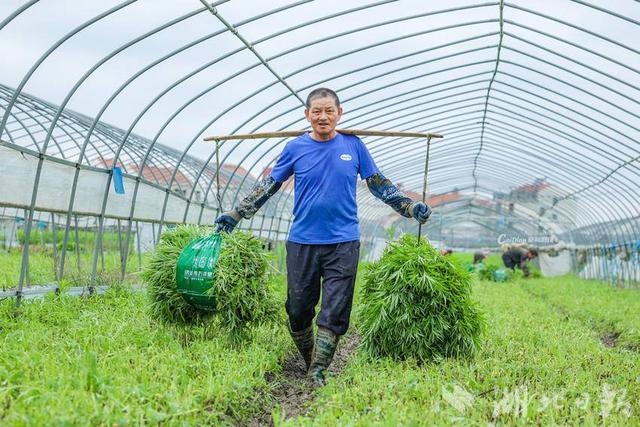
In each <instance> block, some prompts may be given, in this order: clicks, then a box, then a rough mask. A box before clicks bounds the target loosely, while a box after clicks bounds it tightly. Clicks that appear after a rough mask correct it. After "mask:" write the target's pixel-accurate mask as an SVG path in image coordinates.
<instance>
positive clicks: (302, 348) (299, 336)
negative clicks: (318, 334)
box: [289, 325, 313, 371]
mask: <svg viewBox="0 0 640 427" xmlns="http://www.w3.org/2000/svg"><path fill="white" fill-rule="evenodd" d="M289 333H290V334H291V338H293V342H294V343H295V344H296V347H297V348H298V351H299V352H300V355H302V358H303V359H304V363H305V365H306V366H307V371H308V370H309V366H311V358H312V356H313V325H311V326H309V327H308V328H307V329H303V330H301V331H295V332H294V331H292V330H291V328H289Z"/></svg>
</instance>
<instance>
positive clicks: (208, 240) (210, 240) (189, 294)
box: [176, 233, 222, 311]
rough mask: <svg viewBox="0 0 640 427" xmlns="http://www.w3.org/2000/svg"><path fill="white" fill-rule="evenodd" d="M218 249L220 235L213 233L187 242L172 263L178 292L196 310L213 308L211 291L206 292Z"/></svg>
mask: <svg viewBox="0 0 640 427" xmlns="http://www.w3.org/2000/svg"><path fill="white" fill-rule="evenodd" d="M221 249H222V236H221V235H220V234H218V233H215V234H211V235H208V236H205V237H200V238H199V239H195V240H193V241H192V242H190V243H189V244H188V245H187V246H186V247H185V248H184V249H183V250H182V252H181V253H180V257H179V258H178V263H177V267H176V269H177V270H176V286H177V288H178V292H179V293H180V294H181V295H182V297H183V298H184V299H185V300H186V301H187V302H188V303H189V304H191V305H193V306H194V307H196V308H198V309H200V310H205V311H214V310H215V306H216V300H215V295H214V294H212V293H211V292H210V289H211V287H212V286H213V283H214V277H215V270H216V264H217V263H218V257H219V255H220V250H221Z"/></svg>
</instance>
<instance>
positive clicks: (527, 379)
mask: <svg viewBox="0 0 640 427" xmlns="http://www.w3.org/2000/svg"><path fill="white" fill-rule="evenodd" d="M544 282H546V283H548V285H549V286H554V283H555V285H556V286H557V285H558V282H555V281H554V280H550V279H546V280H544V279H539V280H537V283H544ZM582 284H583V285H584V282H582ZM529 285H530V284H529V283H528V282H521V283H501V284H496V283H491V282H483V283H479V284H477V285H476V287H475V292H474V297H475V298H477V299H478V300H479V302H480V305H481V307H483V308H484V309H485V310H486V311H487V313H488V315H487V317H488V322H489V327H488V334H487V337H486V341H485V343H484V345H483V347H482V350H481V351H480V353H479V354H478V355H477V357H476V358H475V360H474V361H472V362H465V361H460V360H455V359H447V360H444V361H443V362H442V363H439V364H431V365H426V366H419V365H418V364H416V363H415V361H406V362H402V363H396V362H393V361H391V360H390V359H383V360H379V361H372V360H369V359H368V358H366V357H363V355H362V354H360V355H359V356H358V357H357V358H355V359H354V360H352V361H351V363H349V365H348V367H347V369H346V370H345V371H343V372H342V374H341V375H340V376H339V377H336V378H334V379H333V380H332V381H330V383H329V386H328V387H326V388H325V389H323V390H321V391H320V393H319V396H318V398H317V399H316V400H315V401H314V402H313V404H312V405H311V408H310V413H309V415H308V416H306V417H303V418H298V419H295V420H290V421H288V422H285V423H284V424H285V425H323V426H324V425H326V426H330V425H336V424H339V423H342V424H348V425H356V426H360V425H361V426H370V425H424V424H426V425H451V424H460V425H487V424H499V425H515V424H525V423H526V424H529V423H531V424H537V425H550V424H551V425H557V424H560V425H567V424H569V425H578V424H580V425H601V424H606V425H634V424H635V425H638V424H639V423H638V418H637V417H638V413H639V411H640V403H639V399H640V387H639V386H638V383H639V381H640V363H639V362H640V357H639V356H638V354H637V353H635V352H629V351H625V350H624V349H621V348H613V349H610V348H606V347H605V346H603V345H602V344H601V342H600V338H599V334H598V333H597V331H594V330H593V329H592V328H590V327H589V326H587V325H585V324H584V323H583V322H582V321H580V320H579V319H576V318H573V317H571V316H569V317H567V316H565V315H563V314H560V313H558V312H557V311H556V310H555V309H554V307H552V306H550V305H549V304H547V303H546V302H545V301H543V300H541V299H537V298H532V297H531V294H530V293H529V292H528V291H527V290H526V289H525V287H528V286H529ZM533 285H534V284H533V283H531V286H533ZM614 291H615V290H614ZM633 299H634V300H635V301H636V302H637V301H640V295H638V294H635V295H633Z"/></svg>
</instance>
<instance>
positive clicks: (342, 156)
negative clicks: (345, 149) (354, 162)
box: [340, 154, 351, 162]
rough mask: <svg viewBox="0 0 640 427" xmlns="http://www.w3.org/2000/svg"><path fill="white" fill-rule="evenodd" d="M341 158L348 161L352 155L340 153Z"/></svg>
mask: <svg viewBox="0 0 640 427" xmlns="http://www.w3.org/2000/svg"><path fill="white" fill-rule="evenodd" d="M340 158H341V159H342V160H344V161H345V162H348V161H349V160H351V155H350V154H340Z"/></svg>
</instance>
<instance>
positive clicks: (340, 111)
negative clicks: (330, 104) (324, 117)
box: [336, 107, 342, 121]
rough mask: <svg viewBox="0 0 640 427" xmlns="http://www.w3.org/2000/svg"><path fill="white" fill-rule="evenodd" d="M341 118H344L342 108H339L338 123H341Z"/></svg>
mask: <svg viewBox="0 0 640 427" xmlns="http://www.w3.org/2000/svg"><path fill="white" fill-rule="evenodd" d="M341 118H342V107H338V120H336V121H339V120H340V119H341Z"/></svg>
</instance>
